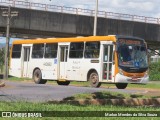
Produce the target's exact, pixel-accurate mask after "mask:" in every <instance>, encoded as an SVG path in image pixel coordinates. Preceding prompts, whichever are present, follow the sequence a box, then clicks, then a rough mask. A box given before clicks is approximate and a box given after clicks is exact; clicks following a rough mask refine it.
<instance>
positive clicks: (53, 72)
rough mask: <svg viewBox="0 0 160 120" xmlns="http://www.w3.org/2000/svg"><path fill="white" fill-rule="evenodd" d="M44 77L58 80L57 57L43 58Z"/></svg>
mask: <svg viewBox="0 0 160 120" xmlns="http://www.w3.org/2000/svg"><path fill="white" fill-rule="evenodd" d="M42 65H43V73H42V78H43V79H50V80H57V73H58V71H57V66H58V63H57V59H44V60H43V63H42Z"/></svg>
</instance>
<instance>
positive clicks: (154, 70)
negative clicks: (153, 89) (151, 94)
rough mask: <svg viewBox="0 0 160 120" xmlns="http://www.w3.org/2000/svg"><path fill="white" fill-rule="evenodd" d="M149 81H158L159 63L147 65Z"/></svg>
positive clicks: (159, 79)
mask: <svg viewBox="0 0 160 120" xmlns="http://www.w3.org/2000/svg"><path fill="white" fill-rule="evenodd" d="M149 79H150V80H154V81H160V62H154V63H151V64H150V65H149Z"/></svg>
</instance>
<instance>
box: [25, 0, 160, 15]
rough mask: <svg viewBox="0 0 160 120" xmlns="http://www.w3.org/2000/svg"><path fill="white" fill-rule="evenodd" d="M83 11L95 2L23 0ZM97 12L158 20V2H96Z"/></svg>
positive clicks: (80, 0)
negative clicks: (81, 9)
mask: <svg viewBox="0 0 160 120" xmlns="http://www.w3.org/2000/svg"><path fill="white" fill-rule="evenodd" d="M23 1H30V2H36V3H45V4H53V5H59V6H68V7H75V8H84V9H92V10H94V9H95V4H96V0H23ZM98 3H99V4H98V6H99V7H98V8H99V11H106V12H115V13H124V14H132V15H139V16H146V17H155V18H160V7H159V5H160V0H98Z"/></svg>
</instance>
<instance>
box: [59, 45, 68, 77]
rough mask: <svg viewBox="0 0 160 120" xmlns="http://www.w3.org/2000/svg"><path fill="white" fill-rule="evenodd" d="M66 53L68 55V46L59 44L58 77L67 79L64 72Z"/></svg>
mask: <svg viewBox="0 0 160 120" xmlns="http://www.w3.org/2000/svg"><path fill="white" fill-rule="evenodd" d="M67 55H68V46H60V65H59V79H67V74H66V67H67Z"/></svg>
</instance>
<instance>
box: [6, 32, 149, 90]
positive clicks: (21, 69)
mask: <svg viewBox="0 0 160 120" xmlns="http://www.w3.org/2000/svg"><path fill="white" fill-rule="evenodd" d="M10 53H11V54H10V65H9V74H10V75H11V76H16V77H25V78H32V79H33V80H34V82H35V83H36V84H45V83H46V82H47V80H55V81H57V84H58V85H69V84H70V82H71V81H88V82H89V83H90V85H91V86H92V87H100V85H101V83H113V84H115V86H116V87H117V88H118V89H125V88H126V87H127V85H128V83H137V84H140V83H143V84H146V83H147V82H148V80H149V76H148V57H147V45H146V42H145V40H144V39H141V38H138V37H130V36H118V35H108V36H89V37H73V38H46V39H43V38H39V39H26V40H15V41H13V44H12V47H11V52H10Z"/></svg>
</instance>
